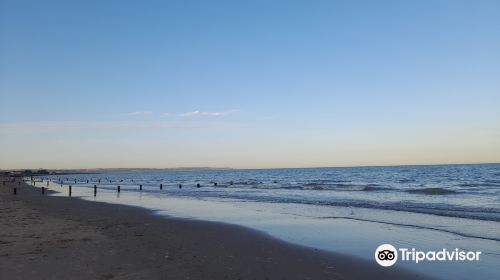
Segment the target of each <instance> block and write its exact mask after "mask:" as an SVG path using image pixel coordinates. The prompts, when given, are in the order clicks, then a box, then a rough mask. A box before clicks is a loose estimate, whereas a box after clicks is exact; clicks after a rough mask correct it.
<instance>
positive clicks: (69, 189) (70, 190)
mask: <svg viewBox="0 0 500 280" xmlns="http://www.w3.org/2000/svg"><path fill="white" fill-rule="evenodd" d="M68 194H69V196H71V185H70V186H69V192H68Z"/></svg>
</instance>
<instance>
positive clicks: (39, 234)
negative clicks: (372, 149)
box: [0, 178, 431, 280]
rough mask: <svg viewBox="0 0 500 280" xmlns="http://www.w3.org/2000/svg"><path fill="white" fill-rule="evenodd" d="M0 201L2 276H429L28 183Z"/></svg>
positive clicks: (4, 190) (6, 189) (7, 189)
mask: <svg viewBox="0 0 500 280" xmlns="http://www.w3.org/2000/svg"><path fill="white" fill-rule="evenodd" d="M2 179H4V178H2ZM13 187H17V188H18V191H17V195H13V194H12V188H13ZM0 201H1V205H2V208H1V211H0V217H1V218H2V219H1V222H0V225H1V233H0V234H1V235H0V240H1V242H0V258H1V260H2V261H1V262H0V271H1V274H2V275H3V276H4V278H5V279H34V278H37V279H40V278H42V279H45V278H55V279H64V278H66V279H67V278H72V279H384V280H387V279H403V278H404V279H431V278H430V277H427V276H422V275H419V274H416V273H413V272H409V271H406V270H402V269H398V268H391V269H387V268H382V267H379V266H378V265H377V264H376V263H375V262H367V261H364V260H360V259H357V258H354V257H350V256H346V255H342V254H338V253H331V252H326V251H321V250H317V249H312V248H308V247H303V246H299V245H295V244H290V243H287V242H285V241H281V240H279V239H276V238H274V237H271V236H269V235H267V234H265V233H262V232H259V231H256V230H253V229H249V228H246V227H242V226H237V225H232V224H224V223H218V222H208V221H199V220H189V219H180V218H171V217H168V218H165V217H162V216H159V215H156V214H155V213H154V211H150V210H147V209H143V208H139V207H133V206H124V205H116V204H109V203H101V202H91V201H85V200H82V199H78V198H68V197H57V196H47V195H45V196H43V195H41V193H40V190H39V189H38V188H34V187H31V186H29V185H26V184H24V183H21V186H18V185H17V182H16V183H10V182H7V183H6V185H5V186H3V185H2V186H1V191H0Z"/></svg>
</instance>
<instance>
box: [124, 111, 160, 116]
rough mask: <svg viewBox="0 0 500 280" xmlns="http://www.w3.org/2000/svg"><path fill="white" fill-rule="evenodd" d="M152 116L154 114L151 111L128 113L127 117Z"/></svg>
mask: <svg viewBox="0 0 500 280" xmlns="http://www.w3.org/2000/svg"><path fill="white" fill-rule="evenodd" d="M152 114H153V112H151V111H135V112H130V113H127V114H126V115H127V116H150V115H152Z"/></svg>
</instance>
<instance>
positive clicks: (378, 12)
mask: <svg viewBox="0 0 500 280" xmlns="http://www.w3.org/2000/svg"><path fill="white" fill-rule="evenodd" d="M499 108H500V1H484V0H477V1H472V0H470V1H460V0H450V1H444V0H432V1H431V0H423V1H404V0H399V1H396V0H394V1H385V0H381V1H360V0H355V1H347V0H345V1H315V0H313V1H270V0H267V1H260V0H253V1H238V0H233V1H189V0H187V1H185V0H183V1H180V0H179V1H151V0H141V1H139V0H137V1H127V0H120V1H118V0H116V1H113V0H108V1H100V0H99V1H93V0H86V1H52V0H47V1H38V0H36V1H24V0H19V1H17V0H16V1H13V0H12V1H10V0H0V169H10V168H63V169H64V168H111V167H144V168H169V167H195V166H203V167H232V168H278V167H320V166H358V165H363V166H365V165H402V164H437V163H445V164H446V163H483V162H500V109H499Z"/></svg>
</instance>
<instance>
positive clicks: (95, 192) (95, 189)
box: [94, 185, 97, 196]
mask: <svg viewBox="0 0 500 280" xmlns="http://www.w3.org/2000/svg"><path fill="white" fill-rule="evenodd" d="M96 195H97V185H94V196H96Z"/></svg>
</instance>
